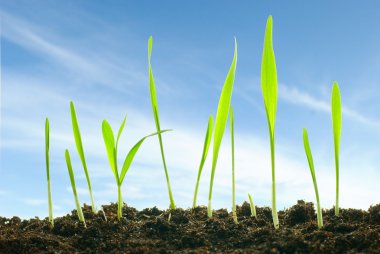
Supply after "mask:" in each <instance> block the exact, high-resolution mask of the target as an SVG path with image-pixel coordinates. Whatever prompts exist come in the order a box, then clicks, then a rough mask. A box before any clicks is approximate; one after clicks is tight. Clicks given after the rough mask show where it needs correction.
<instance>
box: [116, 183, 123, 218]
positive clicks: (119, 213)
mask: <svg viewBox="0 0 380 254" xmlns="http://www.w3.org/2000/svg"><path fill="white" fill-rule="evenodd" d="M122 216H123V198H122V196H121V184H118V185H117V219H118V220H120V219H121V217H122Z"/></svg>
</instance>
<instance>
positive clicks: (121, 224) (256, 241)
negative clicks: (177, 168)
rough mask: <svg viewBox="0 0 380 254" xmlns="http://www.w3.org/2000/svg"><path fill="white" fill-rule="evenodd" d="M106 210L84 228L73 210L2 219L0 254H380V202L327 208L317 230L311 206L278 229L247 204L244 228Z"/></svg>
mask: <svg viewBox="0 0 380 254" xmlns="http://www.w3.org/2000/svg"><path fill="white" fill-rule="evenodd" d="M104 211H105V214H106V216H107V221H105V219H104V216H103V213H101V212H99V214H97V215H93V214H92V213H91V208H90V207H89V206H85V207H84V214H85V218H86V223H87V228H84V226H83V224H82V223H80V222H79V221H78V217H77V214H76V211H72V213H71V214H69V215H66V216H64V217H61V218H56V219H55V226H54V228H53V229H51V228H50V227H49V223H48V220H47V219H44V220H40V219H38V218H35V219H31V220H20V219H19V218H18V217H13V218H11V219H8V218H3V217H0V253H380V204H379V205H376V206H372V207H371V208H369V210H368V211H362V210H355V209H341V215H340V216H339V217H336V216H335V215H334V210H333V209H330V210H324V211H323V219H324V227H323V229H321V230H318V228H317V224H316V214H315V210H314V206H313V204H312V203H305V202H304V201H298V204H297V205H295V206H293V207H291V208H289V209H287V210H285V211H280V212H279V219H280V223H281V224H280V229H279V230H274V228H273V223H272V215H271V210H270V208H268V207H264V208H257V218H252V217H251V216H250V207H249V204H248V203H244V204H243V205H242V206H239V207H238V209H237V214H238V219H239V224H237V225H236V224H234V222H233V220H232V216H231V214H230V213H228V212H227V210H225V209H221V210H217V211H215V212H214V217H213V218H212V219H208V218H207V209H206V207H197V208H195V209H188V210H183V209H176V210H166V211H162V210H159V209H157V208H155V207H154V208H149V209H144V210H142V211H137V210H136V209H134V208H132V207H127V206H125V207H124V209H123V218H122V219H121V221H118V220H117V217H116V211H117V206H116V204H111V205H109V206H104Z"/></svg>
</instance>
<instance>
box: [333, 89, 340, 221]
mask: <svg viewBox="0 0 380 254" xmlns="http://www.w3.org/2000/svg"><path fill="white" fill-rule="evenodd" d="M331 113H332V125H333V135H334V151H335V176H336V198H335V215H336V216H339V146H340V133H341V130H342V105H341V101H340V92H339V86H338V83H337V82H334V84H333V88H332V94H331Z"/></svg>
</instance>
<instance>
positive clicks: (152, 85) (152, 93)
mask: <svg viewBox="0 0 380 254" xmlns="http://www.w3.org/2000/svg"><path fill="white" fill-rule="evenodd" d="M152 44H153V38H152V36H150V37H149V40H148V67H149V88H150V98H151V101H152V110H153V113H154V114H157V115H158V103H157V95H156V86H155V83H154V77H153V71H152V65H151V63H150V60H151V57H152ZM155 111H156V112H155Z"/></svg>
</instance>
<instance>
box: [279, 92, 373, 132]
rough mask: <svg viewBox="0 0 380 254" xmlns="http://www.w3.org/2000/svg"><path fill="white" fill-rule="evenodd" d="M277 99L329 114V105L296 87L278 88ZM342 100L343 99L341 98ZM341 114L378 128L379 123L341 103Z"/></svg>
mask: <svg viewBox="0 0 380 254" xmlns="http://www.w3.org/2000/svg"><path fill="white" fill-rule="evenodd" d="M279 97H280V98H281V99H283V100H284V101H286V102H288V103H292V104H298V105H302V106H306V107H308V108H310V109H313V110H316V111H321V112H325V113H328V114H330V112H331V104H330V102H328V101H326V100H321V99H317V98H315V97H313V96H311V95H310V94H308V93H306V92H302V91H300V90H299V89H298V88H296V87H289V86H286V85H280V86H279ZM343 100H344V98H343ZM342 104H343V105H342V113H343V115H344V116H346V117H348V118H350V119H351V120H353V121H356V122H359V123H361V124H364V125H367V126H369V127H374V128H378V127H380V121H378V120H375V119H371V118H369V117H367V116H365V115H363V114H361V113H359V112H357V111H355V110H352V109H349V108H347V107H345V106H344V101H343V102H342Z"/></svg>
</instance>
